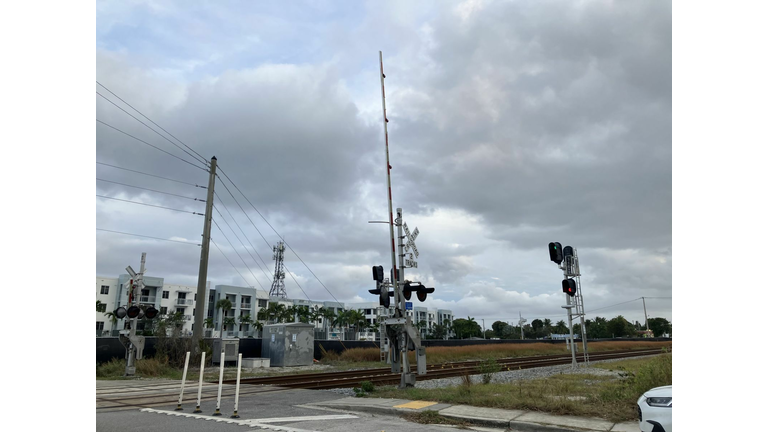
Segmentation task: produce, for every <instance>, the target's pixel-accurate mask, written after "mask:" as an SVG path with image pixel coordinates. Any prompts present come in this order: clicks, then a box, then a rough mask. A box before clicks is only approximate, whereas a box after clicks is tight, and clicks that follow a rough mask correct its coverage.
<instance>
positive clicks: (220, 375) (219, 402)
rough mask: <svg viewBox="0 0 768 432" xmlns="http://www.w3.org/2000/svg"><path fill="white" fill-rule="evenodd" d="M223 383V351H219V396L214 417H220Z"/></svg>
mask: <svg viewBox="0 0 768 432" xmlns="http://www.w3.org/2000/svg"><path fill="white" fill-rule="evenodd" d="M223 381H224V351H223V350H222V351H221V356H219V396H218V397H217V398H216V412H214V413H213V415H215V416H220V415H221V409H220V408H221V386H222V383H223Z"/></svg>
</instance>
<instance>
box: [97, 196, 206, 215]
mask: <svg viewBox="0 0 768 432" xmlns="http://www.w3.org/2000/svg"><path fill="white" fill-rule="evenodd" d="M96 196H97V197H99V198H106V199H112V200H116V201H124V202H129V203H132V204H141V205H145V206H150V207H158V208H162V209H166V210H173V211H177V212H182V213H192V214H194V215H199V216H205V215H204V214H203V213H196V212H191V211H189V210H179V209H174V208H170V207H163V206H159V205H154V204H147V203H142V202H138V201H130V200H124V199H120V198H113V197H109V196H104V195H96Z"/></svg>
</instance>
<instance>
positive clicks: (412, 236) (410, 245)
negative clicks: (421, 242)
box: [403, 221, 419, 268]
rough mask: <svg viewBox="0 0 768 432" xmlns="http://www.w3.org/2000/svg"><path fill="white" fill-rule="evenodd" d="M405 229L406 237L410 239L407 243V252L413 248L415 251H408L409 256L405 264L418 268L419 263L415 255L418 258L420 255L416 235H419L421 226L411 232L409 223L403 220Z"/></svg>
mask: <svg viewBox="0 0 768 432" xmlns="http://www.w3.org/2000/svg"><path fill="white" fill-rule="evenodd" d="M403 230H404V231H405V237H406V238H407V239H408V241H407V242H406V243H405V252H408V250H413V252H410V253H408V255H409V258H410V259H409V258H406V259H405V266H406V267H411V268H418V267H419V263H418V262H416V260H414V259H413V257H414V255H415V256H416V258H418V257H419V250H418V249H416V243H415V241H416V237H418V236H419V228H416V229H415V230H413V234H411V231H410V230H409V229H408V224H406V223H405V221H403Z"/></svg>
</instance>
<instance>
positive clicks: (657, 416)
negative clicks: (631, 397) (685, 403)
mask: <svg viewBox="0 0 768 432" xmlns="http://www.w3.org/2000/svg"><path fill="white" fill-rule="evenodd" d="M637 415H638V417H639V421H640V430H641V431H643V432H672V386H671V385H668V386H664V387H656V388H652V389H650V390H648V391H647V392H645V393H643V395H642V396H640V399H638V400H637Z"/></svg>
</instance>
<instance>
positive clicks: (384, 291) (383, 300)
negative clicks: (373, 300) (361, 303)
mask: <svg viewBox="0 0 768 432" xmlns="http://www.w3.org/2000/svg"><path fill="white" fill-rule="evenodd" d="M368 292H369V293H371V294H374V295H377V296H379V305H380V306H384V307H385V308H388V307H389V297H390V296H393V295H395V294H394V293H391V292H389V288H387V286H386V285H384V284H383V283H381V282H378V281H377V282H376V289H372V290H368Z"/></svg>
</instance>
